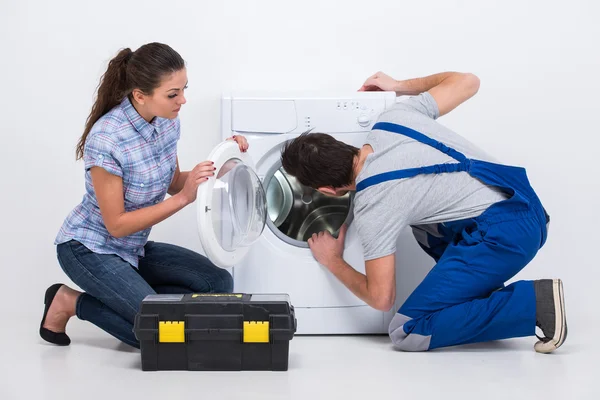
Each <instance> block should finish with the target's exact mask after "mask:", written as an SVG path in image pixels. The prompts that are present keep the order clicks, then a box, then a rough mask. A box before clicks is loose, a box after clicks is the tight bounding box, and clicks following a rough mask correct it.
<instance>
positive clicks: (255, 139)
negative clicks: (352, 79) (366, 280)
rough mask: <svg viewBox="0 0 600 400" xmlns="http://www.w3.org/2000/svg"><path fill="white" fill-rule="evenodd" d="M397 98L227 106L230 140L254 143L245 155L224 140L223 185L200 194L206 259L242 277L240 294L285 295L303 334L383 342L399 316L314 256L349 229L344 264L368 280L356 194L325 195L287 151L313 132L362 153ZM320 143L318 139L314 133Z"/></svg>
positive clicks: (314, 97) (229, 99)
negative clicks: (320, 235)
mask: <svg viewBox="0 0 600 400" xmlns="http://www.w3.org/2000/svg"><path fill="white" fill-rule="evenodd" d="M395 102H396V95H395V93H393V92H351V93H334V94H331V93H330V94H323V93H316V94H314V93H312V94H309V93H307V94H303V93H293V94H285V93H283V94H282V93H277V94H273V93H260V94H258V93H232V94H225V95H223V97H222V99H221V134H222V138H223V139H225V138H227V137H230V136H232V135H235V134H240V135H244V136H245V137H246V138H247V139H248V143H249V150H248V151H247V152H246V153H242V152H240V151H239V149H238V147H237V144H236V143H234V142H231V141H229V142H227V141H223V142H222V143H220V144H219V145H218V146H216V147H215V148H214V149H213V151H212V152H211V154H210V156H209V159H210V160H212V161H213V162H214V163H215V167H216V168H217V170H216V172H217V174H216V175H215V177H214V178H211V179H209V181H207V182H206V183H203V184H202V185H200V186H199V189H198V197H197V207H198V211H197V215H198V227H199V234H200V239H201V241H202V246H203V248H204V250H205V252H206V255H207V256H208V257H209V258H210V259H211V260H212V261H213V262H214V263H215V264H216V265H218V266H219V267H221V268H227V269H229V270H230V271H231V273H232V275H233V278H234V291H235V292H245V293H255V294H260V293H269V294H281V295H282V296H283V297H284V298H289V300H290V302H291V304H293V306H294V308H295V312H296V318H297V323H298V326H297V334H300V335H302V334H383V333H387V328H388V324H389V321H390V320H391V318H392V317H393V315H394V313H395V308H392V309H391V310H390V311H389V312H382V311H378V310H375V309H373V308H371V307H370V306H368V305H367V304H366V303H365V302H363V301H362V300H360V299H359V298H358V297H356V296H355V295H354V294H353V293H352V292H350V290H348V289H347V288H346V287H345V286H344V285H343V284H342V283H341V282H340V281H339V280H338V279H337V278H336V277H335V276H334V275H333V274H332V273H331V272H329V271H328V270H327V269H326V268H325V267H324V266H322V265H320V264H319V263H318V262H317V261H316V260H315V259H314V257H313V256H312V253H311V251H310V249H309V247H308V244H307V240H308V238H310V237H311V235H312V234H313V233H316V232H320V231H324V230H327V231H329V232H330V233H331V234H332V235H334V236H336V237H337V234H338V232H339V229H340V227H341V225H342V224H343V223H347V224H348V225H349V229H348V232H347V235H346V241H345V249H344V260H345V261H346V262H347V263H348V264H350V265H351V266H352V267H353V268H354V269H356V270H357V271H359V272H361V273H365V262H364V258H363V248H362V245H361V242H360V240H359V237H358V234H357V232H356V230H355V227H354V225H353V224H352V219H353V213H352V209H353V197H354V194H353V193H348V194H346V195H345V196H344V197H331V196H326V195H323V194H321V193H319V192H317V191H315V190H313V189H312V188H309V187H306V186H303V185H302V184H300V183H299V182H298V181H297V180H296V179H295V178H294V177H293V176H290V175H289V174H287V173H286V171H285V170H283V168H282V166H281V159H280V155H281V150H282V147H283V145H284V144H285V143H286V142H287V141H289V140H290V139H293V138H295V137H297V136H298V135H300V134H302V133H305V132H323V133H327V134H330V135H332V136H333V137H335V138H336V139H338V140H341V141H343V142H346V143H349V144H351V145H353V146H356V147H358V148H360V147H361V146H362V145H363V144H364V142H365V138H366V136H367V134H368V133H369V131H370V129H371V128H372V126H373V124H374V123H375V122H376V121H377V117H378V116H379V114H380V113H381V112H382V111H384V110H386V109H388V108H389V107H391V106H393V105H394V104H395ZM309 134H310V133H309Z"/></svg>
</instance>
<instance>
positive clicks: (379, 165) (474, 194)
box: [354, 92, 506, 260]
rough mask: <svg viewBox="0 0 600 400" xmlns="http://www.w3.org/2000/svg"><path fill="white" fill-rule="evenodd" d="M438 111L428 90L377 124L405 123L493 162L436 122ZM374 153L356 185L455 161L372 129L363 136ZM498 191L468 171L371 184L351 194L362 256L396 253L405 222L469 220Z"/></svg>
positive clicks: (400, 104) (497, 195)
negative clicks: (385, 174)
mask: <svg viewBox="0 0 600 400" xmlns="http://www.w3.org/2000/svg"><path fill="white" fill-rule="evenodd" d="M438 117H439V110H438V106H437V103H436V102H435V100H434V98H433V97H432V96H431V95H430V94H429V93H427V92H425V93H422V94H420V95H418V96H413V97H409V98H408V99H407V100H405V101H402V102H398V103H397V104H395V105H394V106H393V107H392V108H390V109H389V110H387V111H385V112H383V113H382V114H381V115H380V117H379V121H380V122H391V123H396V124H399V125H404V126H406V127H408V128H411V129H414V130H416V131H418V132H421V133H422V134H424V135H426V136H428V137H430V138H432V139H434V140H437V141H439V142H442V143H444V144H445V145H447V146H448V147H450V148H453V149H455V150H457V151H459V152H461V153H463V154H464V155H465V156H466V157H468V158H474V159H478V160H483V161H490V162H497V161H496V160H494V159H493V158H492V157H490V156H489V155H487V154H485V153H484V152H483V151H482V150H481V149H479V148H477V147H476V146H475V145H473V144H472V143H470V142H469V141H467V140H466V139H465V138H463V137H461V136H459V135H458V134H456V133H454V132H452V131H451V130H450V129H448V128H446V127H444V126H442V125H440V124H439V123H438V122H437V121H436V119H437V118H438ZM366 143H367V144H370V145H371V147H372V148H373V151H374V152H373V153H372V154H370V155H369V156H368V157H367V159H366V160H365V164H364V166H363V168H362V170H361V171H360V173H359V174H358V176H357V178H356V183H357V184H358V182H360V181H362V180H364V179H366V178H368V177H370V176H373V175H377V174H380V173H383V172H388V171H394V170H400V169H407V168H415V167H423V166H428V165H434V164H444V163H456V162H457V161H456V160H455V159H453V158H451V157H449V156H448V155H446V154H444V153H442V152H440V151H439V150H436V149H434V148H433V147H431V146H428V145H425V144H422V143H420V142H417V141H415V140H413V139H410V138H408V137H406V136H404V135H401V134H397V133H393V132H387V131H381V130H373V131H371V133H369V135H368V137H367V141H366ZM505 198H506V195H505V194H504V193H502V192H501V191H500V190H499V189H497V188H495V187H492V186H489V185H486V184H484V183H483V182H481V181H480V180H478V179H476V178H473V177H472V176H470V175H469V174H468V173H467V172H454V173H446V174H430V175H418V176H416V177H413V178H406V179H400V180H392V181H387V182H383V183H380V184H378V185H375V186H371V187H369V188H368V189H365V190H363V191H361V192H358V193H357V194H356V197H355V199H354V223H355V224H356V227H357V229H358V234H359V236H360V238H361V241H362V244H363V247H364V253H365V260H372V259H375V258H379V257H384V256H387V255H390V254H393V253H395V251H396V241H397V238H398V236H399V234H400V232H401V231H402V229H404V228H405V227H406V226H408V225H411V226H415V225H419V226H422V228H423V229H424V230H428V225H429V224H436V223H440V222H448V221H455V220H461V219H465V218H473V217H476V216H478V215H480V214H481V213H483V211H485V210H486V209H487V208H488V207H489V206H490V205H492V204H494V203H496V202H498V201H501V200H504V199H505Z"/></svg>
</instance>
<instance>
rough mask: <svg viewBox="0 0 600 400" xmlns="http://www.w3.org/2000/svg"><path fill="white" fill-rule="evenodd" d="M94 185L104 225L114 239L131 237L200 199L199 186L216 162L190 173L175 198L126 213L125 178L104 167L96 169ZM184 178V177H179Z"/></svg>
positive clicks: (206, 163) (201, 164)
mask: <svg viewBox="0 0 600 400" xmlns="http://www.w3.org/2000/svg"><path fill="white" fill-rule="evenodd" d="M90 173H91V175H92V184H93V185H94V191H95V192H96V198H97V199H98V205H99V206H100V213H101V214H102V219H103V221H104V225H105V226H106V229H107V230H108V233H110V234H111V235H112V236H114V237H124V236H129V235H131V234H132V233H135V232H139V231H141V230H144V229H147V228H149V227H151V226H153V225H156V224H157V223H159V222H161V221H163V220H165V219H166V218H168V217H170V216H171V215H173V214H175V213H176V212H177V211H179V210H181V209H182V208H184V207H185V206H187V205H188V204H190V203H192V202H194V201H195V200H196V193H197V190H198V186H199V185H200V184H201V183H202V182H205V181H206V180H208V177H209V176H213V175H214V166H213V164H212V162H210V161H205V162H203V163H200V164H198V165H197V166H196V167H195V168H194V169H193V170H192V171H190V172H188V173H186V174H187V178H186V180H185V182H184V184H183V187H182V188H181V190H180V191H179V192H178V193H177V194H175V195H174V196H173V197H170V198H168V199H166V200H165V201H163V202H161V203H158V204H156V205H153V206H149V207H145V208H141V209H139V210H135V211H130V212H125V201H124V199H123V179H122V178H121V177H119V176H117V175H113V174H111V173H109V172H108V171H106V170H105V169H103V168H100V167H92V168H91V170H90ZM179 176H180V177H181V174H180V175H179Z"/></svg>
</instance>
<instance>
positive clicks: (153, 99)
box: [144, 68, 188, 119]
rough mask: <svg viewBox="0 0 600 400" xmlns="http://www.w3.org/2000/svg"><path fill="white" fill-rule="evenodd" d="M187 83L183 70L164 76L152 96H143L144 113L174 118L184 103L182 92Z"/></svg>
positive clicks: (185, 72) (185, 73)
mask: <svg viewBox="0 0 600 400" xmlns="http://www.w3.org/2000/svg"><path fill="white" fill-rule="evenodd" d="M187 82H188V80H187V71H186V69H185V68H183V69H181V70H179V71H177V72H173V73H172V74H170V75H167V76H165V77H164V78H163V80H162V81H161V83H160V86H159V87H157V88H156V89H154V92H153V93H152V95H151V96H145V104H144V108H145V111H146V112H147V113H148V114H150V115H152V116H157V117H160V118H167V119H174V118H176V117H177V115H178V114H179V110H180V109H181V106H182V105H183V104H185V103H186V100H185V95H184V91H185V89H186V88H187Z"/></svg>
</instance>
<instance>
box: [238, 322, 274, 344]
mask: <svg viewBox="0 0 600 400" xmlns="http://www.w3.org/2000/svg"><path fill="white" fill-rule="evenodd" d="M244 343H269V321H244Z"/></svg>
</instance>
